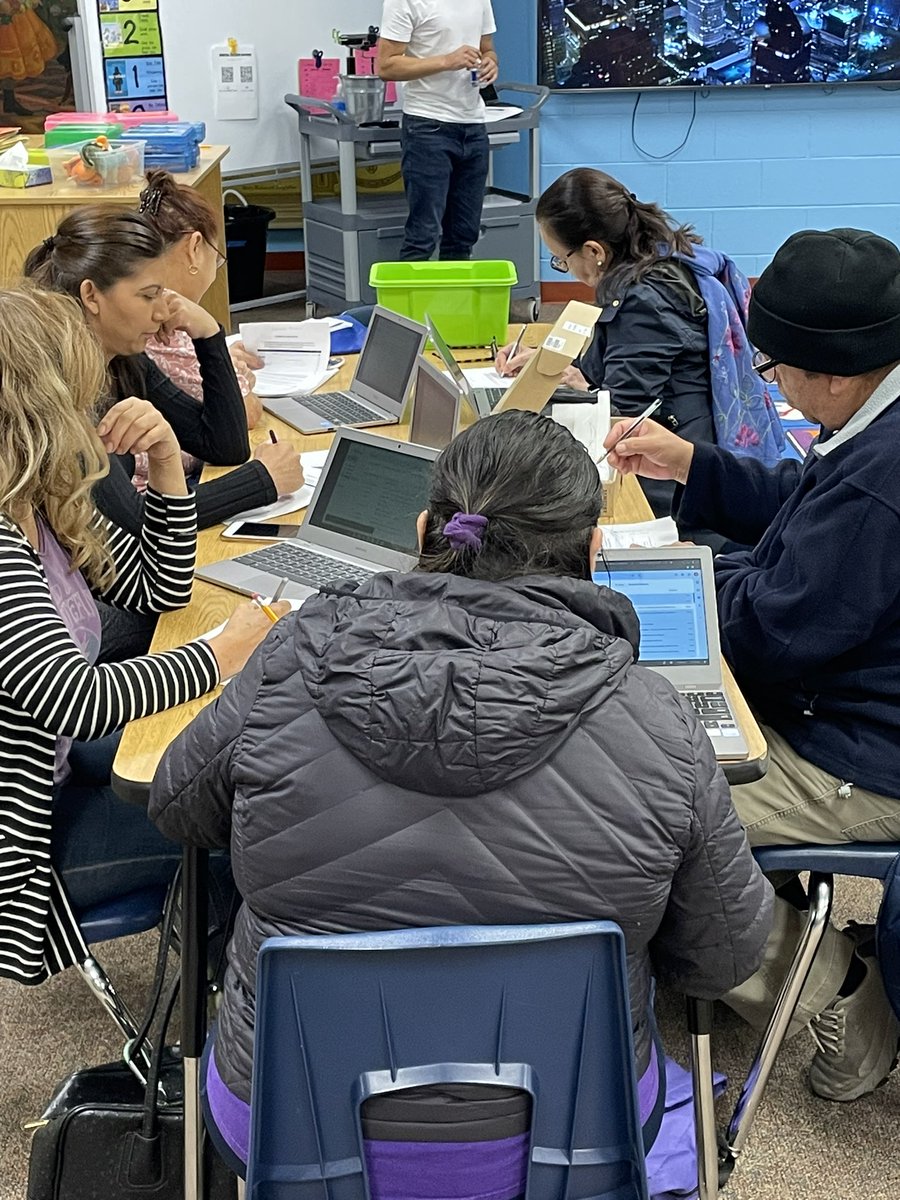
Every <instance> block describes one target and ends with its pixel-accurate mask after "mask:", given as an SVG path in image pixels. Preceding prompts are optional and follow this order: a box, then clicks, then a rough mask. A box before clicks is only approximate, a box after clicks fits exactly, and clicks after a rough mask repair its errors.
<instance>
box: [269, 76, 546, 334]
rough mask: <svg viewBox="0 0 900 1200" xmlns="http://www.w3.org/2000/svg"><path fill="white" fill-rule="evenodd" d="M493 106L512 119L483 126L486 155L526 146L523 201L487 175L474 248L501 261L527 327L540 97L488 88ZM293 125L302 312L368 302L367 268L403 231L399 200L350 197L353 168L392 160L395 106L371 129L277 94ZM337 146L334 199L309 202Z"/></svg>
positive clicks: (396, 143) (384, 258) (536, 294)
mask: <svg viewBox="0 0 900 1200" xmlns="http://www.w3.org/2000/svg"><path fill="white" fill-rule="evenodd" d="M497 91H498V93H500V95H501V99H502V100H503V101H504V102H505V103H507V104H510V105H513V104H515V105H516V106H517V107H521V108H522V110H523V111H522V112H521V114H519V115H517V116H513V117H508V118H506V119H504V120H502V121H496V122H492V123H491V124H490V125H489V126H488V132H489V137H490V143H491V150H492V151H494V150H497V149H499V148H500V147H501V146H508V145H511V144H514V143H516V142H519V141H520V140H521V138H522V137H523V136H524V137H526V138H527V141H528V165H529V171H528V176H529V181H530V193H529V194H528V195H523V194H522V193H520V192H512V191H506V190H505V189H503V188H498V187H494V185H493V155H492V159H491V162H492V167H491V171H490V174H489V175H488V187H487V190H486V192H485V197H484V211H483V215H482V219H481V238H480V240H479V242H478V244H477V245H476V247H475V257H476V258H480V259H509V260H510V261H511V262H513V263H515V266H516V273H517V274H518V277H519V282H518V284H517V285H516V287H514V288H513V292H512V295H513V297H514V298H516V299H530V300H531V301H532V302H533V305H534V315H535V319H536V317H537V309H538V306H539V304H540V290H541V289H540V256H539V248H538V237H537V230H536V228H535V222H534V210H535V206H536V204H537V196H538V194H539V192H540V154H539V140H540V130H539V126H538V114H539V112H540V109H541V107H542V106H543V104H544V102H545V101H546V99H547V97H548V96H549V94H550V92H549V90H548V89H547V88H544V87H534V86H530V85H528V84H521V83H504V84H498V85H497ZM284 99H285V103H286V104H288V105H289V106H290V107H291V108H293V109H294V111H295V112H296V113H297V117H298V120H299V124H300V190H301V195H302V198H303V226H304V242H305V251H306V311H307V314H308V315H309V316H314V315H315V313H316V309H317V306H318V305H320V304H321V305H323V306H325V307H327V308H330V309H337V310H340V309H342V308H346V307H348V306H350V305H354V304H374V302H375V292H374V290H373V289H372V288H370V287H369V270H370V268H371V266H372V264H373V263H377V262H395V261H396V260H397V258H398V257H399V251H400V243H401V241H402V240H403V227H404V225H405V224H406V214H407V207H406V199H405V197H404V196H402V195H397V194H396V193H395V194H392V195H380V196H379V195H377V194H360V192H359V189H358V188H357V185H356V169H357V167H358V166H359V165H360V164H371V163H377V162H384V161H385V160H387V159H390V158H394V159H396V158H399V156H400V122H401V121H402V119H403V118H402V113H401V112H400V109H399V108H389V109H386V110H385V113H384V119H383V121H381V122H380V123H379V124H377V125H357V124H356V123H355V122H354V121H353V120H352V119H351V118H350V117H349V116H348V115H347V113H346V112H342V111H341V110H340V109H338V108H336V107H335V106H334V105H332V104H329V103H328V102H327V101H324V100H316V99H313V98H311V97H309V96H285V98H284ZM329 142H330V143H336V144H337V159H338V165H339V169H340V180H341V194H340V197H335V198H333V199H332V198H325V199H314V197H313V183H312V181H313V169H314V165H315V163H316V161H321V160H322V159H323V158H325V157H327V155H328V152H329V151H330V154H331V158H332V159H333V158H334V151H333V148H332V147H328V146H327V143H329Z"/></svg>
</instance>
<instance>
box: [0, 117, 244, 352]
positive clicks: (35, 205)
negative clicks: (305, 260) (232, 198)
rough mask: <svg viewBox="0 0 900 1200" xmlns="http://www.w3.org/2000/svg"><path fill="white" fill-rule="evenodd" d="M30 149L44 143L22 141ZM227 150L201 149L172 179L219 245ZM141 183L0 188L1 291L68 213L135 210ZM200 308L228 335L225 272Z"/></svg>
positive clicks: (222, 238)
mask: <svg viewBox="0 0 900 1200" xmlns="http://www.w3.org/2000/svg"><path fill="white" fill-rule="evenodd" d="M26 141H27V142H28V144H29V145H30V146H32V147H39V146H42V145H43V141H44V139H43V138H42V137H40V138H27V139H26ZM228 150H229V147H228V146H204V147H203V149H202V150H201V151H200V165H199V166H198V167H196V168H195V169H194V170H193V171H187V172H184V173H183V174H179V175H176V177H175V178H176V179H177V181H178V182H179V183H185V184H187V185H188V186H189V187H192V188H194V189H195V191H196V192H197V193H198V194H199V195H201V196H203V198H204V199H205V200H208V201H209V203H210V204H211V205H212V208H213V210H214V212H215V214H216V222H217V224H218V227H219V236H218V244H219V246H221V247H224V246H225V216H224V210H223V205H222V167H221V164H222V159H223V158H224V157H225V156H226V154H228ZM143 186H144V185H143V183H141V182H138V183H132V184H129V185H128V186H127V187H120V188H101V189H99V190H94V189H93V188H80V187H77V186H76V185H75V184H72V183H69V182H68V181H67V182H66V183H45V184H39V185H38V186H37V187H30V188H7V187H0V286H2V287H7V286H9V285H10V284H11V283H14V282H15V281H16V280H17V279H19V278H20V276H21V274H22V267H23V266H24V264H25V259H26V257H27V256H28V252H29V251H30V250H32V249H33V248H34V247H35V246H37V245H38V243H39V242H42V241H43V240H44V238H48V237H50V236H51V235H52V234H54V233H56V230H57V227H58V226H59V223H60V221H62V220H63V218H64V217H67V216H68V215H69V213H70V212H72V211H73V209H76V208H83V207H84V205H86V204H108V205H111V206H112V207H114V208H137V205H138V196H139V195H140V192H141V189H142V188H143ZM202 303H203V307H204V308H205V309H206V310H207V311H208V312H210V313H212V315H213V316H214V317H215V318H216V320H217V321H218V322H219V323H220V324H221V325H222V326H223V327H224V329H225V331H226V332H227V331H228V330H229V329H230V328H231V316H230V313H229V309H228V272H227V271H225V270H224V268H223V270H221V271H219V272H218V274H217V275H216V278H215V281H214V283H213V285H212V287H211V288H210V289H209V291H208V292H207V293H206V295H205V296H204V297H203V301H202Z"/></svg>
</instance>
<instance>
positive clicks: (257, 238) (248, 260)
mask: <svg viewBox="0 0 900 1200" xmlns="http://www.w3.org/2000/svg"><path fill="white" fill-rule="evenodd" d="M274 219H275V210H274V208H263V206H262V205H261V204H226V205H225V247H226V251H227V254H228V293H229V297H230V300H231V303H232V304H239V303H240V302H241V301H242V300H258V299H259V297H260V296H261V295H262V294H263V281H264V278H265V273H266V241H267V239H268V236H269V224H270V222H272V221H274Z"/></svg>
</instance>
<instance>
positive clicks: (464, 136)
mask: <svg viewBox="0 0 900 1200" xmlns="http://www.w3.org/2000/svg"><path fill="white" fill-rule="evenodd" d="M496 28H497V26H496V24H495V23H494V13H493V10H492V8H491V3H490V0H384V11H383V14H382V18H381V40H380V41H379V43H378V74H379V75H380V76H381V78H382V79H385V80H394V81H396V82H398V83H403V84H404V85H405V86H404V92H403V133H402V144H403V163H402V166H403V182H404V184H405V187H406V198H407V203H408V204H409V217H408V218H407V222H406V232H405V235H404V238H403V245H402V247H401V249H400V258H401V259H402V260H404V261H407V262H410V261H412V262H415V261H424V260H426V259H429V258H431V257H432V255H433V254H434V251H435V248H438V247H439V251H438V253H439V257H440V258H441V259H444V260H448V259H449V260H452V259H466V258H470V257H471V254H472V247H473V246H474V245H475V243H476V241H477V240H478V235H479V232H480V229H481V209H482V204H483V202H484V189H485V184H486V182H487V174H488V137H487V130H486V129H485V123H484V122H485V117H484V101H483V99H482V98H481V88H483V87H487V85H488V84H490V83H493V82H494V80H495V79H496V78H497V70H498V67H497V53H496V51H495V50H494V39H493V34H494V32H495V31H496Z"/></svg>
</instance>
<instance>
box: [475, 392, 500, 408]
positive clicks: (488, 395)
mask: <svg viewBox="0 0 900 1200" xmlns="http://www.w3.org/2000/svg"><path fill="white" fill-rule="evenodd" d="M478 391H479V393H480V394H481V395H482V396H483V397H484V398H485V400H487V402H488V405H489V407H490V408H491V409H495V408H496V407H497V405H498V404H499V403H500V401H501V400H502V399H503V397H504V396H505V395H506V388H479V389H478Z"/></svg>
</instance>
